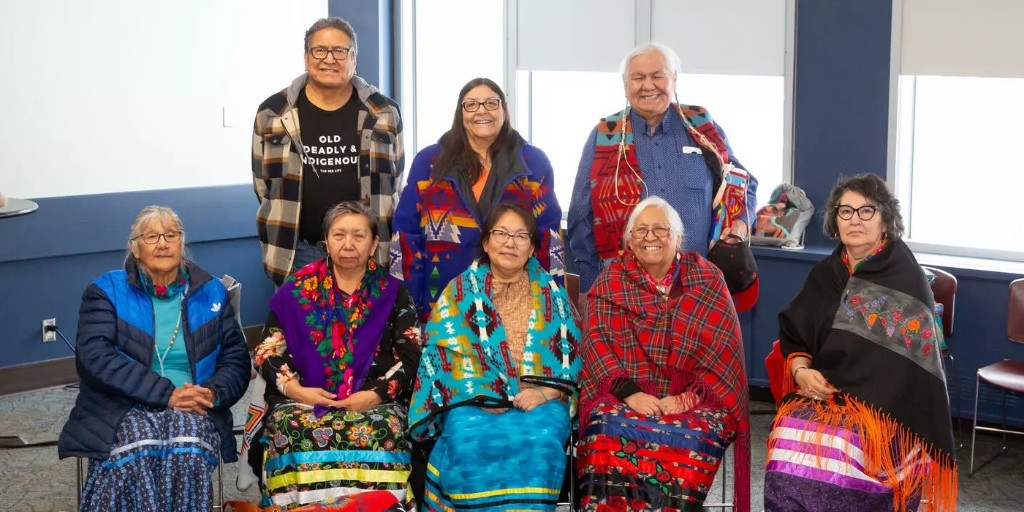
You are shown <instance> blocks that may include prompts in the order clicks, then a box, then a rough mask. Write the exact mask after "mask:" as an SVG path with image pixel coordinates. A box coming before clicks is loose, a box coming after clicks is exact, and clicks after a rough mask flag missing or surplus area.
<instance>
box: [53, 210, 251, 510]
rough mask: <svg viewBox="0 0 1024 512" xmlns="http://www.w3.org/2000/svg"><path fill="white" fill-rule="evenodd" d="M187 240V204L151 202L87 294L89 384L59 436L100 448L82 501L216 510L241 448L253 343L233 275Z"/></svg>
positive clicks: (62, 446) (81, 346) (82, 350)
mask: <svg viewBox="0 0 1024 512" xmlns="http://www.w3.org/2000/svg"><path fill="white" fill-rule="evenodd" d="M184 248H185V228H184V226H183V225H182V223H181V219H180V218H179V217H178V215H177V214H176V213H174V211H173V210H171V209H170V208H166V207H161V206H148V207H146V208H144V209H143V210H142V211H141V212H140V213H139V214H138V216H136V218H135V222H133V223H132V227H131V235H130V236H129V238H128V249H129V253H128V255H127V257H126V258H125V265H124V269H123V270H115V271H111V272H107V273H106V274H103V275H102V276H100V278H99V279H97V280H96V281H94V282H93V283H92V284H91V285H89V287H88V288H87V289H86V290H85V293H84V294H83V295H82V306H81V310H80V312H79V320H78V353H77V356H76V357H77V360H76V365H77V368H78V376H79V378H80V379H81V389H80V392H79V394H78V399H77V401H76V402H75V407H74V409H72V411H71V417H70V418H68V422H67V423H66V424H65V425H64V430H63V431H62V432H61V435H60V442H59V447H58V452H59V455H60V457H61V458H63V457H69V456H78V457H87V458H88V459H89V475H88V478H87V480H86V483H85V489H84V491H83V495H82V503H81V505H80V510H83V511H86V510H166V511H170V510H175V511H178V510H209V509H210V504H211V501H212V498H213V494H212V487H211V483H210V475H211V474H212V472H213V470H214V469H215V468H216V467H217V463H218V462H217V458H218V452H219V453H220V456H221V457H223V459H224V460H225V461H228V462H230V461H234V460H235V459H236V455H235V438H234V436H233V435H232V433H231V430H232V420H231V412H230V410H229V408H230V407H231V405H232V404H234V403H235V402H237V401H238V399H239V398H241V396H242V394H243V393H245V390H246V387H247V385H248V383H249V368H250V362H249V353H248V351H247V349H246V345H245V338H244V337H243V335H242V331H241V328H240V327H239V325H238V321H237V320H236V319H235V313H234V311H233V310H232V307H231V304H230V303H229V300H228V296H227V291H226V290H225V289H224V286H223V285H222V284H221V282H220V281H219V280H217V279H213V278H212V277H211V276H210V274H208V273H207V272H205V271H204V270H203V269H201V268H199V267H198V266H196V264H195V263H192V262H191V261H189V260H187V259H185V258H184V257H183V254H184Z"/></svg>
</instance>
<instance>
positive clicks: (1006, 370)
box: [968, 279, 1024, 476]
mask: <svg viewBox="0 0 1024 512" xmlns="http://www.w3.org/2000/svg"><path fill="white" fill-rule="evenodd" d="M1009 305H1010V308H1009V311H1008V312H1007V315H1006V337H1007V338H1008V339H1009V340H1010V341H1012V342H1015V343H1022V344H1024V279H1017V280H1016V281H1014V282H1012V283H1010V304H1009ZM982 381H984V382H985V383H986V384H988V385H990V386H994V387H996V388H998V389H999V390H1000V391H1002V397H1003V423H1002V428H995V427H979V426H978V391H979V390H980V389H981V383H982ZM1007 391H1011V392H1014V393H1024V361H1015V360H1012V359H1003V360H1002V361H999V362H997V363H992V364H990V365H988V366H986V367H984V368H980V369H978V377H977V380H976V381H975V386H974V428H972V429H971V469H970V471H969V472H968V476H972V475H974V442H975V438H976V437H977V434H978V431H979V430H984V431H988V432H999V433H1001V434H1003V445H1002V447H1000V448H999V451H998V452H997V453H996V455H995V456H998V455H999V454H1001V453H1004V452H1006V449H1007V448H1006V434H1014V435H1024V432H1021V431H1018V430H1007V429H1006V392H1007ZM993 458H994V457H993ZM989 461H991V459H989ZM987 463H988V462H986V464H987ZM983 465H984V464H983ZM978 469H981V468H980V467H979V468H978Z"/></svg>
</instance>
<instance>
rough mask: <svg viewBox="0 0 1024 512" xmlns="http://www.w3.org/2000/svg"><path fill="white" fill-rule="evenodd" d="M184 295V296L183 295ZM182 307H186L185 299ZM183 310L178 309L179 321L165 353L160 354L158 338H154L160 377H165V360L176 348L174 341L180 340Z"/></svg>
mask: <svg viewBox="0 0 1024 512" xmlns="http://www.w3.org/2000/svg"><path fill="white" fill-rule="evenodd" d="M183 295H184V294H183ZM181 302H182V306H184V302H185V298H184V297H183V296H182V297H181ZM181 310H182V308H181V307H179V308H178V321H177V322H176V323H175V324H174V332H173V333H172V334H171V341H170V342H168V343H167V348H166V349H165V350H164V353H163V354H162V355H161V354H160V347H159V346H158V345H157V341H156V337H155V336H154V337H153V352H154V353H155V354H156V360H157V362H158V363H160V376H161V377H164V376H165V375H164V373H165V372H164V360H165V359H167V354H170V353H171V348H172V347H174V340H176V339H178V330H180V329H181Z"/></svg>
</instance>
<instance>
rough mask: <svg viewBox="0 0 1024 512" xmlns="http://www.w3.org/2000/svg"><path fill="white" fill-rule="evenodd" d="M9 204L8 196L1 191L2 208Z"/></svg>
mask: <svg viewBox="0 0 1024 512" xmlns="http://www.w3.org/2000/svg"><path fill="white" fill-rule="evenodd" d="M6 204H7V198H6V197H4V195H3V193H0V208H3V207H4V206H5V205H6Z"/></svg>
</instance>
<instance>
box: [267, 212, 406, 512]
mask: <svg viewBox="0 0 1024 512" xmlns="http://www.w3.org/2000/svg"><path fill="white" fill-rule="evenodd" d="M323 231H324V234H325V237H326V243H327V257H326V258H324V259H321V260H317V261H315V262H313V263H311V264H309V265H307V266H305V267H303V268H302V269H300V270H298V271H296V272H295V273H294V274H292V275H291V276H289V277H288V278H287V279H286V280H285V282H284V284H283V285H282V286H281V288H280V289H279V290H278V291H277V293H275V294H274V296H273V297H271V299H270V318H269V319H268V322H267V328H268V331H269V332H270V333H271V335H270V336H269V337H268V338H267V340H266V341H264V342H263V344H261V345H260V347H259V348H258V349H257V352H256V361H257V364H259V365H260V373H261V375H262V377H263V379H264V380H265V381H266V382H267V383H272V384H268V385H267V386H266V392H265V396H266V407H265V410H266V411H268V417H267V418H266V420H265V424H266V425H265V428H264V431H263V434H262V435H252V434H249V435H247V437H248V438H250V439H256V440H259V439H262V443H261V444H262V448H263V449H264V450H265V455H264V456H263V457H259V456H258V455H257V456H255V457H254V456H252V455H250V456H249V457H248V459H249V460H250V461H251V462H256V464H255V466H257V468H259V466H260V465H262V470H263V474H262V476H263V482H262V491H263V493H264V505H270V504H273V505H277V506H280V507H282V508H284V509H286V510H287V509H291V508H295V507H301V506H303V505H306V504H308V503H319V504H343V503H346V502H347V501H348V500H350V498H354V496H356V495H360V494H361V495H362V496H366V495H367V493H365V492H364V491H370V490H388V491H391V493H375V494H373V495H374V496H378V497H381V498H383V500H381V499H377V500H376V501H375V503H372V504H369V505H368V506H370V507H371V508H370V509H371V510H396V509H400V508H401V507H402V506H403V504H404V503H405V501H406V498H407V496H406V487H407V480H408V478H409V471H410V464H411V460H410V458H411V455H410V443H409V437H408V434H407V422H406V420H407V416H408V403H409V393H410V384H412V377H413V375H414V374H415V369H416V366H417V364H418V363H419V356H420V348H419V326H418V325H417V321H416V308H415V306H414V305H413V302H412V298H411V296H410V295H409V292H408V291H406V289H405V286H404V285H402V283H401V282H400V281H398V280H397V279H395V278H393V277H391V276H389V275H388V273H387V271H386V270H385V268H384V267H383V266H382V265H377V263H376V262H375V261H374V260H373V259H372V258H371V255H373V253H374V251H375V250H376V248H377V244H378V243H379V239H378V236H377V221H376V218H375V214H374V213H373V212H372V211H370V210H369V209H367V208H365V207H363V206H362V205H360V204H359V203H356V202H346V203H341V204H339V205H337V206H335V207H333V208H332V209H331V210H329V211H328V212H327V215H326V216H325V218H324V230H323ZM274 384H276V385H274ZM257 411H258V408H257ZM255 419H257V420H258V418H255ZM253 422H254V418H252V417H251V418H250V423H253ZM250 436H251V437H250ZM255 446H257V444H256V443H255V442H254V443H253V447H255ZM257 451H258V450H257ZM257 471H259V469H257Z"/></svg>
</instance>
